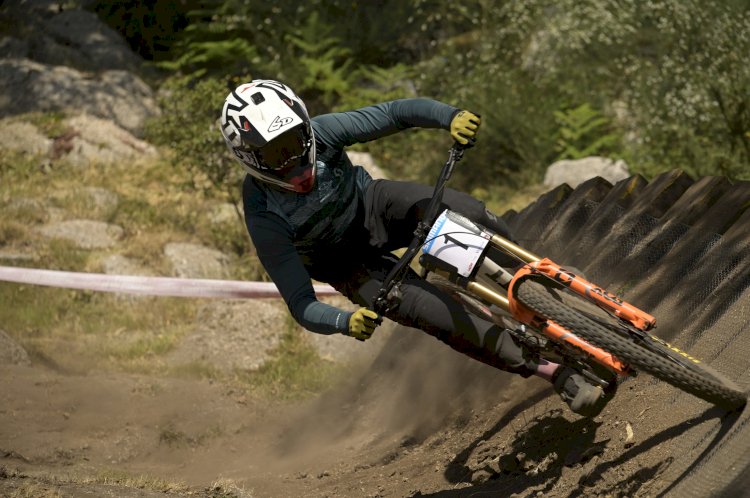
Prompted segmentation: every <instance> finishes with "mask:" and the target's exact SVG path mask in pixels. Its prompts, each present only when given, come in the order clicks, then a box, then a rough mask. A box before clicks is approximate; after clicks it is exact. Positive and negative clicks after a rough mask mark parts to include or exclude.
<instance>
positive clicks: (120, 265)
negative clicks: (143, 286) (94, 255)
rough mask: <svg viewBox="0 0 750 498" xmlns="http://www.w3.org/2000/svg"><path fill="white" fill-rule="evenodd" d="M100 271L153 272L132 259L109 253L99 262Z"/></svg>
mask: <svg viewBox="0 0 750 498" xmlns="http://www.w3.org/2000/svg"><path fill="white" fill-rule="evenodd" d="M101 265H102V271H103V272H104V273H106V274H108V275H146V276H152V275H153V274H154V272H152V271H151V270H149V269H148V268H145V267H143V266H141V265H140V264H138V262H136V261H135V260H134V259H132V258H128V257H127V256H123V255H122V254H111V255H109V256H107V257H106V258H104V259H103V260H102V262H101Z"/></svg>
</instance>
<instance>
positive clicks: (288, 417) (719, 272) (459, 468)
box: [0, 173, 750, 497]
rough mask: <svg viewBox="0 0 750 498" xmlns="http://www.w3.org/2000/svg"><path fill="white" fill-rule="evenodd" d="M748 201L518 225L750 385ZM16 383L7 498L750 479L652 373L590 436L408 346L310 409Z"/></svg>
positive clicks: (571, 197) (633, 492) (598, 486)
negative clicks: (749, 378)
mask: <svg viewBox="0 0 750 498" xmlns="http://www.w3.org/2000/svg"><path fill="white" fill-rule="evenodd" d="M749 188H750V187H749V186H748V184H747V183H739V184H734V185H732V184H729V183H727V182H722V181H717V180H714V179H708V180H706V179H704V180H701V181H699V182H694V181H692V179H689V178H687V177H685V176H684V175H681V174H680V173H672V174H668V175H664V176H662V177H659V178H657V179H655V180H654V181H652V182H650V183H647V182H645V181H643V180H642V179H640V178H637V177H635V178H631V179H629V180H627V181H625V182H621V183H618V184H616V185H614V186H612V185H610V184H608V183H607V182H603V181H599V180H594V181H590V182H587V183H585V184H583V185H581V186H580V187H578V188H577V189H575V190H572V189H569V188H566V187H560V188H558V189H556V190H555V191H552V192H550V193H549V194H547V195H545V196H542V197H541V198H540V199H539V200H538V201H537V202H536V203H534V204H532V205H531V206H529V208H527V209H526V210H524V211H522V212H520V213H508V214H507V215H506V218H507V219H508V220H509V221H510V222H511V224H512V225H514V227H515V228H516V230H517V232H519V233H523V235H524V237H525V240H523V241H522V243H523V244H524V245H525V246H526V247H528V248H530V249H531V250H534V251H535V252H537V253H542V254H545V255H548V256H550V257H551V258H553V259H556V260H559V261H563V262H569V263H571V264H572V265H573V266H577V267H579V268H581V269H582V270H584V272H585V273H586V274H587V276H588V277H589V278H590V279H592V280H593V281H595V282H597V283H601V284H603V285H605V286H607V287H608V288H610V289H612V290H615V291H618V292H619V293H621V294H624V295H625V297H626V298H627V299H628V300H629V301H631V302H633V303H634V304H636V305H639V306H642V307H644V308H646V309H649V310H650V311H652V312H653V313H654V314H655V316H656V317H657V320H658V321H659V323H660V326H659V328H658V329H657V331H658V334H659V335H661V336H662V337H665V338H668V339H669V340H671V341H672V342H674V343H676V345H677V346H679V347H681V348H683V349H685V350H687V351H689V352H690V353H691V354H693V355H695V356H697V357H699V358H702V359H704V360H705V361H707V362H708V363H710V364H711V365H712V366H713V367H714V368H716V369H717V370H719V371H720V372H722V373H724V374H725V375H727V376H728V377H730V378H731V379H732V380H734V381H736V382H737V383H739V384H740V385H743V386H746V385H747V382H748V372H749V370H748V368H747V361H746V358H747V356H748V353H750V351H748V349H749V348H750V341H748V334H749V333H750V327H749V326H748V324H749V320H748V318H747V314H746V313H745V312H744V310H745V309H746V307H747V304H748V299H750V290H748V289H749V288H750V265H748V260H749V259H750V252H749V251H748V249H747V247H748V244H747V240H746V238H747V235H746V234H747V233H750V232H748V230H747V226H748V220H749V219H750V214H748V211H747V210H745V207H744V206H745V204H746V199H747V198H748V194H750V192H748V189H749ZM521 229H523V230H521ZM61 354H62V353H61ZM0 379H1V380H0V495H10V496H42V497H44V496H90V495H92V494H93V495H100V496H124V497H135V496H155V495H156V494H160V495H161V496H163V495H165V494H166V495H176V496H199V497H218V496H221V497H232V496H234V497H244V496H259V497H261V496H262V497H265V496H268V497H284V496H289V497H292V496H294V497H297V496H313V497H315V496H321V497H322V496H342V497H344V496H346V497H349V496H373V497H374V496H441V497H446V496H476V495H486V496H553V497H556V496H628V497H631V496H664V495H667V496H680V497H682V496H721V495H722V494H727V496H737V495H738V494H737V493H738V492H739V493H740V494H742V493H744V492H745V485H746V484H747V480H746V476H747V473H746V472H745V470H746V469H748V468H750V465H749V463H750V452H749V451H748V449H749V448H750V442H749V440H750V431H748V430H747V427H748V424H747V420H748V415H747V414H746V413H745V412H743V413H735V414H728V413H725V412H723V411H721V410H718V409H716V408H713V407H712V406H710V405H709V404H707V403H705V402H703V401H701V400H698V399H697V398H695V397H692V396H689V395H686V394H683V393H681V392H679V391H677V390H676V389H674V388H672V387H671V386H668V385H666V384H664V383H662V382H658V381H656V380H655V379H653V378H651V377H649V376H647V375H641V376H639V377H637V378H635V379H631V380H629V381H627V382H625V383H624V384H623V385H622V386H621V388H620V389H619V391H618V394H617V396H616V397H615V399H614V400H613V401H612V402H611V403H610V404H609V405H608V407H607V408H606V409H605V411H604V412H603V413H602V414H601V415H600V416H598V417H596V418H594V419H593V420H585V419H582V418H580V417H578V416H576V415H574V414H572V413H571V412H569V411H568V410H567V408H566V407H565V405H564V404H563V403H562V402H561V401H560V400H559V399H558V398H557V397H556V396H555V395H554V394H553V393H552V391H551V389H550V388H549V387H548V385H547V384H545V383H544V382H543V381H541V380H539V379H535V378H532V379H527V380H524V379H520V378H516V377H514V376H510V375H508V374H505V373H503V372H499V371H497V370H494V369H491V368H489V367H486V366H485V365H482V364H479V363H477V362H475V361H473V360H470V359H467V358H465V357H463V356H461V355H458V354H456V353H455V352H453V351H452V350H450V349H449V348H448V347H446V346H444V345H442V344H441V343H439V342H437V341H436V340H434V339H432V338H430V337H428V336H426V335H424V334H422V333H420V332H417V331H414V330H411V329H405V328H398V329H396V330H394V331H393V332H392V333H391V335H390V338H389V339H388V342H387V343H386V344H385V346H384V347H383V349H382V351H381V352H380V354H379V355H378V356H377V357H376V358H375V359H374V360H368V361H367V362H365V363H363V364H362V365H361V367H360V368H354V369H352V370H351V371H350V375H349V377H348V378H347V379H346V381H345V382H342V383H341V384H339V385H337V386H335V387H333V388H332V389H330V390H329V391H327V392H326V393H324V394H323V395H321V396H319V397H316V398H314V399H308V400H305V401H302V402H300V401H278V400H276V401H269V400H268V399H265V398H264V399H260V398H257V397H255V396H253V395H251V394H250V393H249V392H247V391H246V390H245V389H244V388H242V387H240V386H237V385H233V384H232V383H226V384H224V383H219V382H209V381H201V380H186V379H176V378H168V377H156V376H153V377H150V376H143V375H139V376H135V375H127V374H109V373H108V374H91V375H87V376H81V375H73V374H69V373H66V372H63V371H59V370H55V369H53V368H50V367H45V366H43V365H40V364H37V363H34V364H32V366H24V365H6V366H3V367H2V368H0ZM738 490H739V491H738Z"/></svg>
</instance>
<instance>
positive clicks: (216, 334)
mask: <svg viewBox="0 0 750 498" xmlns="http://www.w3.org/2000/svg"><path fill="white" fill-rule="evenodd" d="M287 315H288V311H287V310H286V306H285V305H284V303H283V302H281V301H280V300H268V299H253V300H226V301H215V302H211V303H209V304H207V305H206V306H204V307H203V308H202V309H201V311H200V312H199V313H198V317H197V318H196V321H195V322H196V324H197V325H196V327H195V330H194V331H193V332H192V333H191V334H190V335H188V336H187V337H185V339H183V340H182V341H181V342H180V344H179V345H178V346H177V348H176V349H175V350H174V351H173V352H172V353H170V355H169V357H168V361H169V362H170V364H173V365H180V364H189V363H195V362H201V363H206V364H208V365H210V366H211V367H213V368H216V369H218V370H220V371H224V372H231V371H232V370H234V369H242V370H257V369H258V368H260V367H261V366H263V364H265V363H266V362H267V361H268V360H269V359H270V358H271V353H272V352H273V350H274V349H276V348H277V347H278V346H279V344H280V343H281V337H282V336H283V334H284V327H280V326H279V324H286V323H287Z"/></svg>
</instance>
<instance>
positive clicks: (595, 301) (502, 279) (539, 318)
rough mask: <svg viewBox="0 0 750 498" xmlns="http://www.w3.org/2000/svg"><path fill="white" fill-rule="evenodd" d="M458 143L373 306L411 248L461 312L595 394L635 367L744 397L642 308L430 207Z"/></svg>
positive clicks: (393, 296)
mask: <svg viewBox="0 0 750 498" xmlns="http://www.w3.org/2000/svg"><path fill="white" fill-rule="evenodd" d="M471 145H472V144H469V145H468V147H470V146H471ZM468 147H467V146H462V145H460V144H458V143H454V144H453V146H452V147H451V148H450V151H449V156H448V160H447V161H446V162H445V165H444V166H443V169H442V171H441V172H440V175H439V177H438V179H437V182H436V184H435V188H434V192H433V196H432V198H431V199H430V203H429V205H428V207H427V210H426V214H425V216H424V219H423V220H422V221H421V222H420V223H419V225H418V226H417V228H416V230H415V231H414V237H413V239H412V241H411V243H410V245H409V246H408V247H407V248H406V250H405V252H404V253H403V254H402V256H401V257H400V258H399V261H398V263H397V264H396V265H395V266H394V268H393V269H392V270H391V271H390V273H389V274H388V275H387V277H386V279H385V280H384V282H383V285H382V287H381V289H380V291H379V293H378V295H377V296H376V299H375V302H374V306H373V308H374V311H376V312H377V313H379V314H381V315H383V314H385V313H386V312H387V311H388V310H389V309H392V308H394V307H395V306H397V303H398V302H399V299H400V285H401V282H402V280H403V278H404V276H405V275H406V273H407V271H408V270H409V268H410V267H411V264H412V262H413V261H414V259H415V258H416V256H417V254H418V253H420V252H421V255H420V256H419V258H418V261H419V264H420V266H421V276H422V277H423V278H427V279H428V280H430V281H431V282H433V283H434V284H435V285H437V286H438V287H439V288H440V289H442V290H443V291H445V292H447V293H448V294H449V295H451V296H452V297H453V298H455V299H457V300H458V301H459V302H461V304H462V305H463V306H464V308H465V309H467V310H469V311H470V312H472V313H474V314H476V315H477V316H479V317H481V318H484V319H487V320H491V321H493V322H495V323H497V324H498V325H500V326H503V327H505V328H507V329H508V330H509V331H510V332H511V333H512V334H513V336H514V337H515V339H516V340H517V341H518V342H520V343H522V344H523V345H524V346H525V347H526V348H527V349H529V350H530V351H532V352H534V353H536V354H538V355H539V357H541V358H545V359H547V360H549V361H553V362H555V363H560V364H564V365H567V366H569V367H572V368H574V369H575V370H577V371H578V372H579V373H581V374H582V375H583V376H584V377H586V378H587V380H588V381H589V382H591V383H592V384H594V385H599V386H600V387H601V388H602V390H603V391H604V395H605V396H609V397H611V396H614V394H615V392H616V390H617V386H618V385H620V384H621V383H622V382H623V381H624V380H625V379H627V378H631V377H634V376H636V375H638V373H639V372H645V373H648V374H650V375H652V376H654V377H656V378H657V379H660V380H662V381H664V382H667V383H668V384H670V385H672V386H674V387H676V388H678V389H680V390H682V391H685V392H687V393H690V394H692V395H694V396H697V397H698V398H701V399H703V400H705V401H708V402H710V403H713V404H714V405H716V406H718V407H720V408H723V409H725V410H729V411H732V410H737V409H739V408H741V407H743V406H744V405H745V403H746V401H747V396H746V394H745V393H744V392H742V391H741V390H740V388H739V387H738V386H737V385H735V384H734V383H733V382H731V381H730V380H728V379H726V378H725V377H724V376H722V375H721V374H719V373H718V372H716V371H715V370H714V369H712V368H711V367H709V366H708V365H706V364H705V363H703V362H701V361H700V360H699V359H697V358H695V357H693V356H692V355H690V354H689V353H687V352H685V351H682V350H680V349H679V348H677V347H675V346H673V345H671V344H669V343H667V342H665V341H664V340H662V339H660V338H659V337H658V336H656V335H654V334H653V332H652V331H653V330H654V328H655V327H656V319H655V317H653V316H652V315H650V314H648V313H647V312H645V311H643V310H640V309H638V308H637V307H635V306H633V305H631V304H629V303H627V302H625V301H624V300H623V299H622V298H620V297H618V296H617V295H615V294H613V293H611V292H608V291H607V290H606V289H604V288H602V287H600V286H598V285H595V284H593V283H591V282H589V281H587V280H586V279H585V278H584V277H583V276H582V275H581V273H580V272H578V271H577V270H575V269H573V268H566V267H563V266H560V265H558V264H557V263H555V262H554V261H552V260H550V259H549V258H544V257H540V256H537V255H536V254H534V253H533V252H531V251H528V250H527V249H525V248H523V247H521V246H519V245H517V244H516V243H514V242H513V241H511V240H509V239H507V238H505V237H503V236H501V235H499V234H497V233H493V232H491V231H490V230H488V229H486V228H485V227H483V226H481V225H479V224H477V223H474V222H473V221H471V220H469V219H467V218H465V217H464V216H462V215H460V214H458V213H456V212H453V211H451V210H444V211H443V212H442V213H439V214H438V212H437V211H438V210H439V206H440V204H441V201H442V197H443V192H444V190H445V186H446V184H447V182H448V180H449V178H450V176H451V174H452V172H453V168H454V166H455V164H456V163H457V162H458V161H460V160H461V159H462V158H463V155H464V152H465V150H466V149H467V148H468Z"/></svg>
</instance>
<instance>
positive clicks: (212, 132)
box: [146, 78, 241, 199]
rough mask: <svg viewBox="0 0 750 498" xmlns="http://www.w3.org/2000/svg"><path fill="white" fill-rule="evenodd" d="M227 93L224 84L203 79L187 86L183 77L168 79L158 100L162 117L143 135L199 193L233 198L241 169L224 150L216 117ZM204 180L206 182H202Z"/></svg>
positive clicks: (235, 194)
mask: <svg viewBox="0 0 750 498" xmlns="http://www.w3.org/2000/svg"><path fill="white" fill-rule="evenodd" d="M227 93H228V88H227V86H226V84H225V83H223V82H222V81H219V80H218V79H214V78H203V79H201V80H199V81H197V82H196V83H194V84H193V83H191V82H190V81H189V80H187V79H185V78H173V79H170V80H168V81H167V82H166V83H165V85H164V87H163V89H162V95H163V96H162V98H161V100H160V104H161V108H162V114H161V115H160V116H159V117H157V118H154V119H153V120H151V121H150V122H149V123H148V124H147V126H146V136H147V138H148V139H149V140H151V141H153V142H154V143H156V144H158V145H164V146H168V147H169V148H170V149H171V150H172V152H173V161H174V162H175V163H177V164H180V165H184V166H186V167H187V169H188V171H190V173H191V177H190V178H186V179H185V180H186V183H190V184H191V185H192V186H193V187H194V188H196V189H199V190H206V191H211V190H213V189H215V188H219V189H220V190H221V191H224V192H225V194H227V195H228V196H229V198H230V199H236V197H237V195H238V194H237V190H238V188H239V181H240V178H241V170H240V168H239V167H237V164H236V162H235V161H234V159H232V157H231V156H230V154H229V153H228V151H227V148H226V145H225V144H224V140H223V138H222V136H221V132H220V131H219V128H218V118H219V113H220V112H221V106H222V104H223V102H224V98H225V97H226V94H227ZM205 180H207V181H205Z"/></svg>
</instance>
